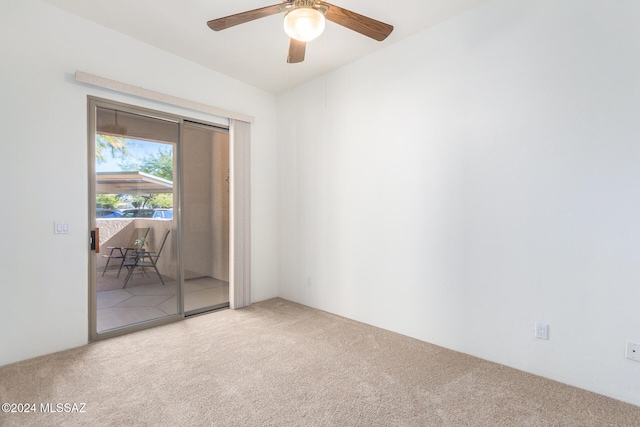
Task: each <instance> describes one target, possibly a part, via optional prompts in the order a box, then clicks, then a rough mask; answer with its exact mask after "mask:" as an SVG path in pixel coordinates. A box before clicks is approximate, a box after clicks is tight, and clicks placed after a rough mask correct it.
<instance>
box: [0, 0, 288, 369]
mask: <svg viewBox="0 0 640 427" xmlns="http://www.w3.org/2000/svg"><path fill="white" fill-rule="evenodd" d="M0 55H1V58H2V59H1V65H0V85H1V90H0V123H1V126H0V144H2V154H1V155H0V181H1V182H2V183H3V185H2V186H1V187H0V188H1V189H2V190H1V194H0V200H2V202H3V206H2V209H0V219H1V222H0V223H1V224H3V226H2V227H1V228H0V271H1V272H2V274H1V275H0V276H1V277H0V294H1V296H0V343H2V344H0V365H3V364H6V363H10V362H13V361H17V360H22V359H26V358H29V357H33V356H37V355H41V354H45V353H51V352H54V351H58V350H62V349H66V348H70V347H74V346H78V345H82V344H84V343H86V342H87V337H88V331H87V328H88V326H87V324H88V320H87V319H88V307H87V301H88V279H87V277H88V272H87V267H88V251H87V245H88V243H87V242H88V186H87V170H88V169H87V95H94V96H99V97H103V98H108V99H113V100H116V101H121V102H126V103H129V104H133V105H138V106H142V107H148V108H153V109H159V110H163V111H167V112H171V113H178V114H183V115H187V116H191V117H195V118H198V119H201V120H208V121H212V120H214V118H212V117H209V116H207V115H206V114H202V113H196V112H192V111H187V110H181V109H179V108H175V107H170V106H167V105H163V104H158V103H154V102H151V101H145V100H142V99H138V98H135V97H128V96H125V95H120V94H117V93H115V92H111V91H107V90H100V89H97V88H94V87H91V86H88V85H83V84H79V83H77V82H75V80H74V78H73V73H74V72H75V71H76V70H81V71H85V72H89V73H92V74H97V75H100V76H103V77H107V78H110V79H114V80H119V81H122V82H125V83H128V84H132V85H136V86H142V87H145V88H147V89H151V90H156V91H159V92H164V93H168V94H170V95H173V96H178V97H183V98H187V99H192V100H195V101H199V102H204V103H207V104H210V105H214V106H216V107H219V108H223V109H226V110H231V111H236V112H240V113H244V114H248V115H252V116H254V117H255V118H256V121H255V125H254V126H253V132H252V139H253V141H252V153H251V156H252V170H251V172H252V195H253V200H252V210H253V212H252V232H253V238H254V241H255V242H256V243H255V244H254V245H253V246H252V251H253V254H252V255H253V258H252V281H253V287H252V292H251V294H252V298H253V300H254V301H259V300H262V299H267V298H271V297H274V296H276V295H277V266H276V265H277V255H276V253H275V251H274V248H275V246H276V244H277V240H276V239H277V233H276V231H275V230H276V228H277V206H276V203H275V200H276V197H277V185H276V179H277V173H276V172H277V171H276V162H277V160H276V154H275V153H276V126H275V125H274V124H272V123H274V122H275V120H276V98H275V97H274V96H273V95H270V94H268V93H266V92H263V91H260V90H257V89H254V88H252V87H250V86H247V85H245V84H243V83H240V82H238V81H235V80H232V79H229V78H227V77H224V76H221V75H219V74H216V73H213V72H211V71H210V70H207V69H205V68H203V67H200V66H197V65H195V64H193V63H190V62H187V61H185V60H182V59H180V58H178V57H175V56H173V55H170V54H167V53H165V52H162V51H159V50H157V49H155V48H153V47H150V46H148V45H145V44H143V43H140V42H138V41H135V40H133V39H130V38H128V37H126V36H123V35H121V34H118V33H115V32H112V31H110V30H108V29H106V28H104V27H102V26H98V25H95V24H93V23H91V22H89V21H85V20H83V19H81V18H78V17H76V16H74V15H71V14H68V13H67V12H64V11H62V10H60V9H58V8H55V7H53V6H50V5H48V4H46V3H42V2H40V1H38V0H4V1H2V3H1V4H0ZM62 220H64V221H69V223H70V224H71V234H69V235H58V236H55V235H54V234H53V223H54V221H62Z"/></svg>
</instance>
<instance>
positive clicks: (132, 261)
mask: <svg viewBox="0 0 640 427" xmlns="http://www.w3.org/2000/svg"><path fill="white" fill-rule="evenodd" d="M169 231H171V230H167V231H165V232H164V236H163V237H162V243H160V248H159V249H158V251H157V252H150V251H141V252H131V253H130V254H131V256H130V257H129V258H127V259H125V261H124V263H123V265H124V266H125V267H126V268H127V270H129V271H128V272H127V277H126V278H125V279H124V285H123V286H122V289H124V288H125V286H127V283H128V282H129V279H131V276H132V275H133V272H134V271H135V269H136V268H137V267H141V268H142V272H143V273H145V272H146V271H145V269H146V268H147V267H153V268H154V270H156V273H158V277H159V278H160V281H161V282H162V284H163V285H164V280H163V279H162V274H160V271H158V266H157V263H158V259H160V254H161V253H162V249H163V248H164V244H165V243H166V241H167V237H168V236H169Z"/></svg>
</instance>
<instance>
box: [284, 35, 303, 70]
mask: <svg viewBox="0 0 640 427" xmlns="http://www.w3.org/2000/svg"><path fill="white" fill-rule="evenodd" d="M306 49H307V43H306V42H301V41H299V40H296V39H291V42H290V43H289V55H288V56H287V63H288V64H296V63H298V62H302V61H304V52H305V50H306Z"/></svg>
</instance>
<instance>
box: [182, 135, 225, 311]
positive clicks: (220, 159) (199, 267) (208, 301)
mask: <svg viewBox="0 0 640 427" xmlns="http://www.w3.org/2000/svg"><path fill="white" fill-rule="evenodd" d="M181 155H182V165H183V167H182V200H183V205H182V206H183V209H182V265H183V280H184V282H183V287H184V310H185V314H187V315H188V314H196V313H200V312H204V311H208V310H213V309H218V308H223V307H228V306H229V134H228V133H227V132H226V131H223V130H221V129H218V128H215V127H212V126H206V125H201V124H196V123H191V122H184V123H183V126H182V152H181Z"/></svg>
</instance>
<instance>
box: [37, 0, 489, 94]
mask: <svg viewBox="0 0 640 427" xmlns="http://www.w3.org/2000/svg"><path fill="white" fill-rule="evenodd" d="M44 1H45V2H47V3H50V4H52V5H55V6H59V7H61V8H63V9H66V10H68V11H69V12H72V13H74V14H76V15H79V16H82V17H84V18H86V19H89V20H91V21H94V22H96V23H98V24H101V25H104V26H105V27H108V28H111V29H113V30H116V31H119V32H121V33H124V34H127V35H129V36H131V37H133V38H136V39H138V40H141V41H143V42H145V43H148V44H150V45H153V46H155V47H157V48H160V49H162V50H165V51H168V52H171V53H173V54H175V55H179V56H181V57H183V58H185V59H188V60H190V61H193V62H196V63H198V64H201V65H203V66H205V67H208V68H210V69H212V70H215V71H217V72H220V73H222V74H225V75H227V76H230V77H232V78H234V79H237V80H240V81H243V82H245V83H248V84H250V85H252V86H255V87H258V88H260V89H263V90H266V91H268V92H271V93H275V94H277V93H279V92H282V91H284V90H286V89H287V88H290V87H294V86H296V85H298V84H300V83H303V82H305V81H308V80H311V79H313V78H315V77H318V76H321V75H323V74H324V73H325V72H327V71H331V70H334V69H336V68H338V67H340V66H343V65H345V64H347V63H349V62H352V61H355V60H356V59H358V58H361V57H363V56H365V55H367V54H370V53H372V52H374V51H376V50H378V49H382V48H384V47H385V46H389V45H391V44H393V43H396V42H398V41H400V40H402V39H404V38H406V37H409V36H411V35H413V34H415V33H417V32H419V31H421V30H423V29H425V28H428V27H430V26H433V25H436V24H438V23H439V22H442V21H444V20H446V19H449V18H451V17H453V16H455V15H457V14H459V13H461V12H463V11H465V10H467V9H470V8H472V7H475V6H477V5H479V4H481V3H484V2H486V1H488V0H403V1H382V0H331V2H332V3H333V4H335V5H337V6H340V7H342V8H345V9H348V10H351V11H353V12H357V13H360V14H362V15H365V16H369V17H371V18H374V19H377V20H379V21H383V22H386V23H388V24H391V25H393V26H394V27H395V28H394V30H393V32H392V33H391V35H390V36H389V37H388V38H387V39H386V40H384V41H382V42H377V41H375V40H372V39H369V38H368V37H365V36H363V35H361V34H358V33H356V32H353V31H351V30H348V29H346V28H344V27H342V26H340V25H337V24H335V23H332V22H327V27H326V31H325V34H326V35H325V36H320V37H319V38H318V39H316V40H314V41H312V42H310V43H308V45H307V51H306V56H305V61H304V62H302V63H300V64H287V63H286V58H287V52H288V48H289V39H288V37H287V36H286V35H285V34H284V31H283V29H282V16H283V15H282V14H277V15H273V16H270V17H267V18H262V19H259V20H256V21H252V22H248V23H245V24H241V25H238V26H235V27H232V28H228V29H226V30H224V31H220V32H215V31H212V30H211V29H209V27H207V25H206V23H207V21H209V20H211V19H216V18H221V17H224V16H227V15H232V14H235V13H240V12H244V11H247V10H251V9H257V8H260V7H264V6H269V5H272V4H277V3H279V2H278V1H277V0H234V1H218V0H44ZM325 44H326V48H325ZM416 54H417V55H419V52H416Z"/></svg>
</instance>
